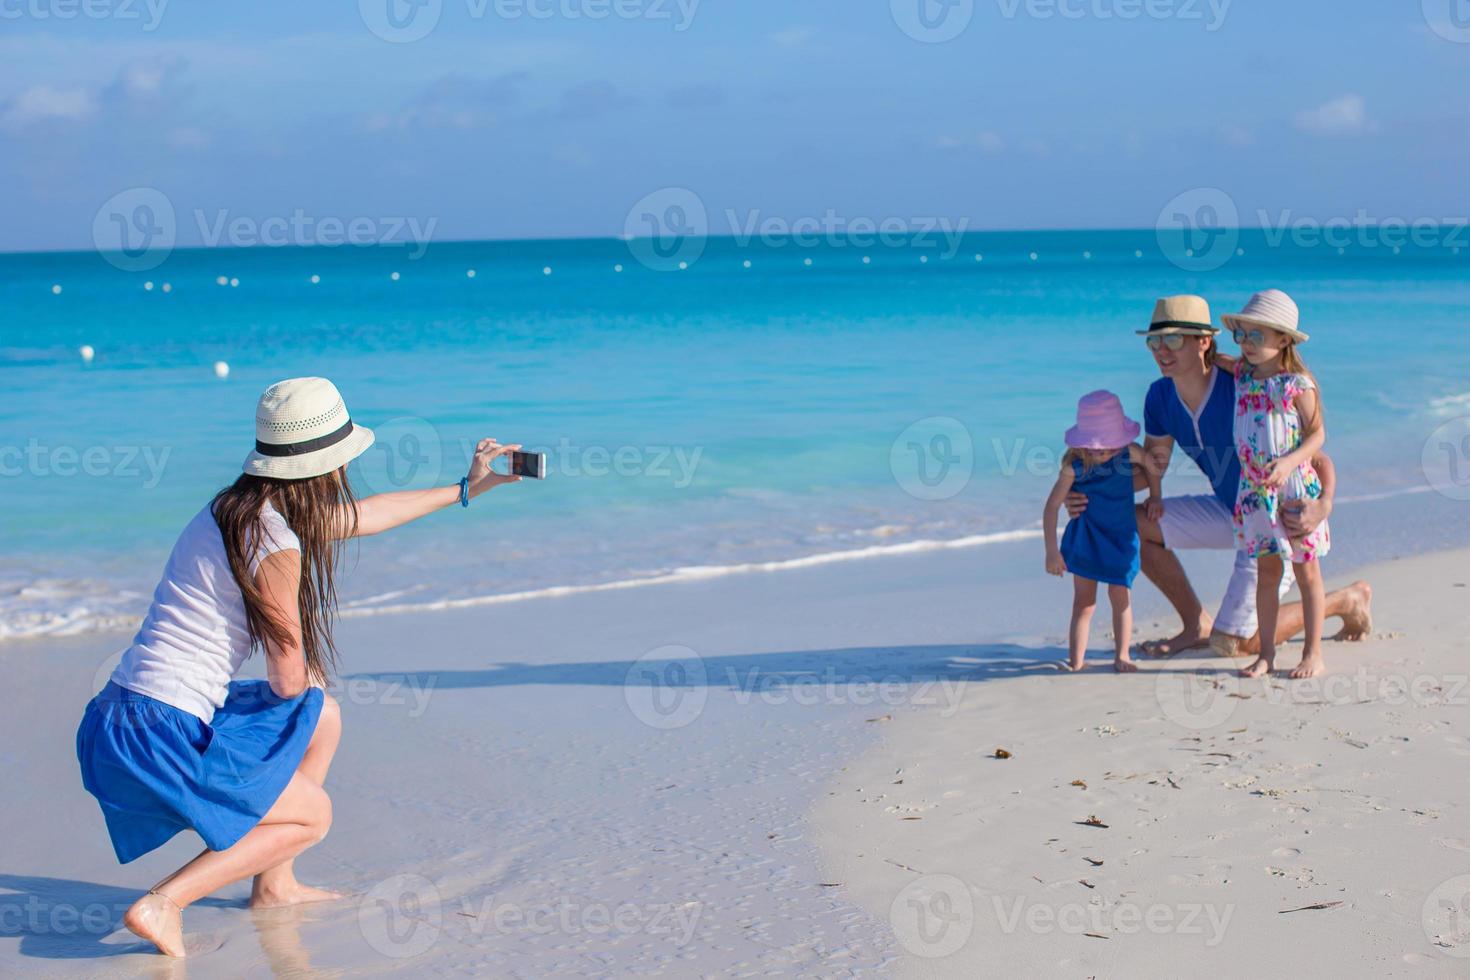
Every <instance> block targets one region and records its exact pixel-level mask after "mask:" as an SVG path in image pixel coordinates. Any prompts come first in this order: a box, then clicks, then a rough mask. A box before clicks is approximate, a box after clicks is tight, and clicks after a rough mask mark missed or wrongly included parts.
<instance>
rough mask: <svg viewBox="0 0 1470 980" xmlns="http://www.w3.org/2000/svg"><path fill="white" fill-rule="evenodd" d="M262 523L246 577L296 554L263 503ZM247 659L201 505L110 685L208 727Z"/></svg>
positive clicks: (235, 591)
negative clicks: (271, 560)
mask: <svg viewBox="0 0 1470 980" xmlns="http://www.w3.org/2000/svg"><path fill="white" fill-rule="evenodd" d="M260 516H261V524H260V526H261V528H262V530H263V532H264V533H263V534H262V535H261V539H260V540H259V541H254V542H251V543H252V544H253V545H254V546H255V547H254V549H253V554H252V556H251V558H250V574H251V576H252V577H253V576H254V575H255V572H256V569H257V568H259V567H260V563H261V561H262V560H264V559H265V557H266V556H267V555H271V554H274V553H275V552H277V551H288V550H290V549H293V548H294V549H296V550H298V551H299V550H300V548H301V542H300V540H299V539H298V538H297V537H296V534H295V533H294V532H293V531H292V530H291V528H290V526H289V525H287V524H286V519H285V518H283V517H282V516H281V515H280V514H279V513H278V512H277V511H276V509H275V508H274V507H272V506H271V505H270V504H269V503H267V504H266V505H265V507H264V508H263V509H262V510H261V514H260ZM249 655H250V631H249V628H248V626H247V625H246V620H245V598H244V596H242V595H241V594H240V587H239V585H237V584H236V583H235V576H234V575H233V574H232V573H231V571H230V560H229V558H228V557H227V556H226V555H225V542H224V537H223V535H221V534H220V529H219V525H218V524H217V523H215V520H214V514H213V513H211V511H210V508H209V507H208V506H206V507H205V508H204V509H203V510H201V511H200V512H199V513H198V514H197V515H195V517H194V519H193V520H192V521H190V522H189V526H188V527H186V528H184V531H183V533H182V534H180V535H179V540H178V542H177V543H176V544H175V545H174V550H173V552H172V553H171V554H170V555H169V556H168V565H167V566H166V567H165V568H164V571H163V580H162V581H160V582H159V583H158V588H157V589H155V590H154V592H153V605H151V606H150V607H149V608H148V615H147V617H146V618H144V620H143V625H142V627H141V628H140V629H139V630H138V635H137V636H135V637H133V645H132V646H130V647H129V648H128V649H127V650H126V651H125V652H124V653H123V656H122V662H121V663H119V664H118V665H117V669H116V670H114V671H113V672H112V680H113V682H114V683H116V684H118V685H119V686H121V687H125V688H127V689H128V690H130V691H136V692H138V693H139V694H146V695H148V697H150V698H154V699H156V700H159V701H162V702H164V703H165V704H171V705H173V706H174V707H175V708H180V709H182V710H184V711H187V712H189V713H190V714H192V715H196V716H198V717H199V718H200V719H202V720H203V721H204V722H205V723H206V724H208V723H209V722H210V721H211V720H212V719H213V718H214V712H215V709H216V708H218V707H220V706H221V705H223V704H224V703H225V695H226V694H227V693H228V692H229V685H230V678H232V677H234V676H235V672H236V671H237V670H239V669H240V665H241V664H242V663H244V662H245V658H246V657H248V656H249Z"/></svg>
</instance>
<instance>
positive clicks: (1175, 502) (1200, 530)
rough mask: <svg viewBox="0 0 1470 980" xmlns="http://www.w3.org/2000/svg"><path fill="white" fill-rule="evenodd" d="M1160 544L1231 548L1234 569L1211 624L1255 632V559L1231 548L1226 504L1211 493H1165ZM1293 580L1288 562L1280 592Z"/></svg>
mask: <svg viewBox="0 0 1470 980" xmlns="http://www.w3.org/2000/svg"><path fill="white" fill-rule="evenodd" d="M1159 530H1160V531H1162V532H1163V535H1164V547H1165V548H1168V549H1170V550H1171V551H1173V550H1181V549H1185V548H1208V549H1211V550H1221V551H1224V550H1229V551H1234V552H1235V569H1234V571H1232V572H1231V573H1230V584H1229V586H1227V587H1226V589H1225V598H1224V599H1222V600H1221V601H1220V611H1219V612H1218V613H1217V614H1216V615H1215V628H1216V629H1217V630H1220V631H1221V632H1224V633H1229V634H1231V635H1233V636H1239V637H1249V636H1252V635H1254V633H1255V632H1256V578H1257V575H1256V560H1255V559H1254V558H1252V557H1251V556H1250V555H1247V554H1246V553H1245V552H1244V551H1236V548H1235V522H1234V518H1233V516H1232V515H1231V513H1230V508H1229V507H1227V506H1225V504H1224V503H1222V502H1221V500H1220V498H1219V497H1216V496H1214V495H1213V494H1201V495H1198V496H1193V497H1166V498H1165V499H1164V516H1163V517H1161V518H1160V519H1159ZM1295 584H1296V579H1295V576H1293V575H1292V573H1291V563H1290V562H1287V563H1286V568H1285V570H1284V572H1283V573H1282V576H1281V595H1282V596H1285V595H1286V593H1288V592H1290V591H1291V587H1292V586H1293V585H1295Z"/></svg>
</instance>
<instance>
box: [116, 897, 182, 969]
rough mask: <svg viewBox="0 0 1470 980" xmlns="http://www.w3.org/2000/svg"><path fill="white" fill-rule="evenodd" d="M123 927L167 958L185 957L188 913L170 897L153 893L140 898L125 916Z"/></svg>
mask: <svg viewBox="0 0 1470 980" xmlns="http://www.w3.org/2000/svg"><path fill="white" fill-rule="evenodd" d="M123 925H125V926H127V927H128V929H129V930H130V931H131V932H132V933H133V935H135V936H137V937H138V938H139V939H146V940H148V941H149V942H150V943H152V944H153V945H155V946H157V947H158V951H159V952H160V953H162V954H163V955H164V956H183V955H184V913H183V910H182V909H180V908H179V907H178V906H177V905H175V904H174V901H173V899H171V898H169V897H168V896H167V895H161V894H159V893H158V892H149V893H148V894H146V895H144V896H143V897H142V898H140V899H138V900H137V901H136V902H134V903H133V904H132V906H131V907H130V908H129V909H128V911H127V913H126V914H124V915H123Z"/></svg>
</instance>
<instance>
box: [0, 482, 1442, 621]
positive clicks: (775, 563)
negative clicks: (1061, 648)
mask: <svg viewBox="0 0 1470 980" xmlns="http://www.w3.org/2000/svg"><path fill="white" fill-rule="evenodd" d="M1432 492H1433V488H1432V487H1428V486H1420V485H1411V486H1407V487H1400V488H1397V489H1394V490H1391V491H1385V492H1381V493H1371V494H1365V495H1361V496H1345V497H1343V498H1341V499H1340V500H1339V501H1338V504H1339V505H1340V506H1346V507H1348V508H1349V509H1350V511H1356V510H1357V508H1358V507H1359V506H1361V505H1369V507H1370V508H1372V507H1373V505H1382V504H1384V502H1386V501H1392V500H1397V499H1399V498H1402V497H1406V496H1416V495H1421V494H1425V493H1432ZM1352 516H1353V517H1354V518H1355V519H1357V520H1358V522H1359V523H1361V524H1369V525H1371V524H1372V520H1371V517H1369V516H1368V515H1366V513H1364V512H1358V513H1356V514H1353V515H1352ZM1338 519H1339V520H1341V518H1340V517H1339V518H1338ZM884 530H886V526H879V527H876V528H872V529H869V530H868V531H867V532H865V533H866V534H868V535H871V536H875V537H876V536H878V535H879V534H880V532H883V531H884ZM1040 536H1041V530H1040V524H1039V522H1037V523H1035V524H1031V525H1025V526H1022V527H1016V528H1009V529H1002V530H996V531H984V532H978V533H972V534H961V535H958V536H956V537H950V538H943V537H939V538H936V537H917V538H914V539H912V540H907V541H898V542H894V543H891V544H870V545H862V546H859V547H851V548H837V549H832V550H824V551H815V552H812V553H809V554H798V555H794V556H789V557H783V558H775V559H770V560H758V561H741V562H732V563H729V564H698V565H684V566H678V567H674V568H671V569H668V570H665V571H656V572H652V573H642V574H640V573H637V572H634V573H632V574H630V575H629V576H628V577H624V578H614V579H610V580H607V581H593V582H585V583H578V582H573V583H567V584H556V585H549V586H538V587H535V588H530V589H523V590H514V591H506V592H488V593H483V594H472V595H465V596H453V595H450V596H444V597H440V598H424V599H422V600H418V601H407V602H392V601H391V600H393V599H397V598H399V597H401V596H406V595H409V594H411V593H413V592H415V591H417V590H418V589H419V588H422V587H423V586H422V585H421V584H412V583H411V584H408V585H399V586H398V587H394V586H393V584H392V583H391V582H389V583H380V584H381V588H380V589H378V590H375V591H372V592H371V593H370V594H368V595H363V596H359V597H355V598H348V599H345V600H343V602H342V604H341V606H340V610H339V616H340V618H342V619H344V620H345V619H351V618H356V617H364V616H384V615H401V614H406V613H423V612H439V611H447V610H453V609H463V608H473V607H477V606H494V605H503V604H514V603H520V602H527V601H539V600H544V599H553V598H561V597H566V596H575V595H582V594H589V593H600V592H616V591H621V590H631V589H642V588H648V587H654V586H663V585H679V584H683V583H690V582H698V581H705V580H710V579H717V578H721V577H725V576H743V575H752V574H759V573H776V572H786V571H794V570H800V569H806V568H812V567H818V566H823V565H830V564H838V563H844V562H860V561H867V560H873V559H887V558H894V557H901V556H905V555H915V554H924V553H929V552H944V551H951V550H957V549H970V548H981V547H989V546H994V545H1003V544H1008V543H1011V542H1015V541H1025V540H1031V539H1035V538H1039V537H1040ZM1463 543H1464V544H1466V545H1470V536H1467V538H1466V540H1465V541H1464V542H1463ZM1436 546H1437V545H1436ZM1362 560H1363V559H1360V561H1362ZM1367 560H1371V558H1369V559H1367ZM160 566H161V559H160ZM54 582H55V580H54V579H51V578H47V579H43V580H40V581H39V582H38V583H32V584H31V585H29V586H26V587H27V588H31V587H35V586H36V585H40V586H42V587H46V588H50V587H53V585H54ZM99 584H101V585H105V584H106V583H99ZM120 594H123V595H127V596H129V597H130V598H132V599H134V600H136V602H137V603H138V605H139V606H140V607H141V608H140V611H139V612H137V613H136V614H134V613H131V612H130V613H123V612H119V611H116V610H109V611H105V612H103V611H95V612H94V611H91V610H89V609H88V608H86V607H85V606H83V607H81V608H80V609H78V610H73V611H71V612H68V613H66V614H64V615H63V614H61V613H47V614H46V615H50V616H52V617H53V618H54V622H49V621H48V622H46V623H44V624H37V625H33V626H31V627H29V630H27V629H26V628H25V627H21V628H16V627H14V626H13V625H5V624H3V623H0V647H3V646H4V645H6V644H10V643H15V642H23V641H28V640H36V639H45V638H47V637H66V636H82V635H103V634H107V633H125V632H130V631H131V630H133V629H135V628H136V624H137V623H138V622H140V621H141V618H142V614H143V613H142V610H146V608H147V604H148V601H149V598H150V595H151V591H150V592H149V593H142V592H137V591H133V590H120ZM374 602H383V603H384V604H381V605H372V604H371V603H374ZM19 614H22V613H20V612H18V611H10V612H9V613H8V615H10V616H17V615H19ZM33 615H40V614H33Z"/></svg>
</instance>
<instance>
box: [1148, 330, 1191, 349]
mask: <svg viewBox="0 0 1470 980" xmlns="http://www.w3.org/2000/svg"><path fill="white" fill-rule="evenodd" d="M1147 343H1148V349H1149V350H1163V349H1164V348H1165V347H1167V348H1169V349H1170V350H1174V351H1177V350H1183V349H1184V335H1183V334H1181V333H1166V334H1164V335H1163V336H1162V337H1149V338H1148V340H1147Z"/></svg>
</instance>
